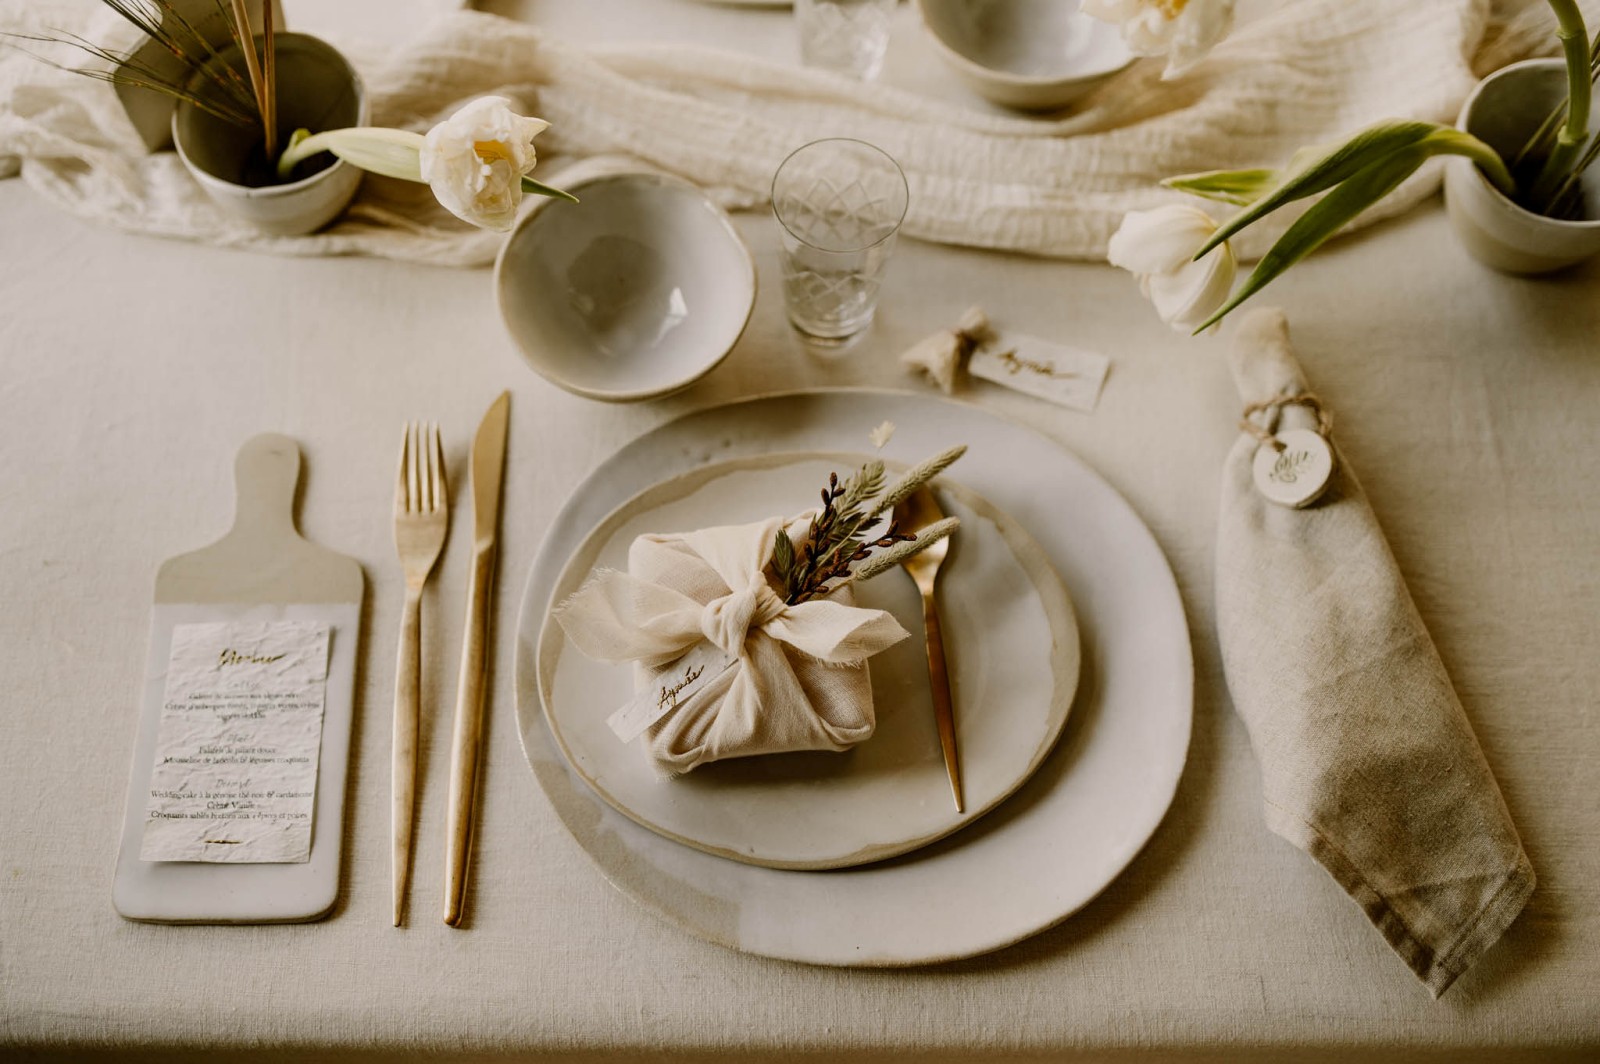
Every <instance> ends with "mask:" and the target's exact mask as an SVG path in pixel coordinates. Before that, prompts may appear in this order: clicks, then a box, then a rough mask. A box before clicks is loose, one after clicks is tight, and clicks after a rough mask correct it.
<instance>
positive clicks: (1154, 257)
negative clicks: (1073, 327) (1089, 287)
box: [1106, 203, 1238, 332]
mask: <svg viewBox="0 0 1600 1064" xmlns="http://www.w3.org/2000/svg"><path fill="white" fill-rule="evenodd" d="M1216 231H1217V223H1216V222H1215V221H1213V220H1212V218H1211V216H1210V215H1209V214H1207V213H1206V212H1205V211H1202V210H1199V209H1197V208H1195V207H1188V206H1184V205H1183V204H1178V203H1174V204H1169V205H1168V206H1165V207H1157V208H1156V209H1155V210H1151V211H1129V212H1128V213H1127V214H1126V215H1125V216H1124V217H1123V219H1122V226H1121V227H1120V228H1119V229H1118V230H1117V231H1116V232H1115V233H1114V234H1112V237H1111V243H1110V244H1109V245H1108V246H1107V247H1106V258H1107V259H1108V260H1109V261H1110V262H1111V265H1113V266H1120V267H1122V268H1123V269H1124V270H1128V271H1130V272H1132V273H1135V274H1137V275H1138V277H1139V285H1140V287H1141V288H1142V289H1143V290H1144V294H1145V296H1146V297H1147V298H1148V299H1149V300H1150V302H1151V303H1153V304H1155V308H1156V313H1157V314H1159V315H1161V320H1162V321H1164V322H1166V323H1167V324H1169V325H1171V326H1172V327H1173V328H1174V329H1177V330H1179V331H1180V332H1193V331H1194V330H1195V329H1197V328H1199V326H1200V325H1201V323H1203V322H1204V321H1205V320H1206V319H1207V318H1209V317H1211V315H1212V314H1214V313H1216V312H1217V310H1218V309H1219V308H1221V306H1222V305H1223V304H1224V303H1226V302H1227V301H1228V296H1229V295H1230V294H1232V292H1233V278H1234V273H1235V272H1236V271H1237V269H1238V264H1237V263H1236V262H1235V261H1234V258H1233V249H1232V248H1230V247H1229V246H1228V244H1227V242H1226V241H1224V242H1222V243H1221V244H1218V245H1217V246H1216V247H1215V248H1214V249H1212V250H1211V251H1210V252H1209V253H1207V254H1206V256H1205V258H1203V259H1201V260H1199V261H1198V262H1196V261H1194V255H1195V252H1197V251H1199V250H1200V248H1201V247H1202V246H1203V245H1204V244H1205V242H1206V241H1207V240H1209V239H1211V234H1213V233H1215V232H1216Z"/></svg>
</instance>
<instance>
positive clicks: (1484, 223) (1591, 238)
mask: <svg viewBox="0 0 1600 1064" xmlns="http://www.w3.org/2000/svg"><path fill="white" fill-rule="evenodd" d="M1566 87H1567V86H1566V67H1565V65H1564V64H1563V63H1562V61H1561V60H1559V59H1529V60H1527V61H1525V62H1521V63H1513V64H1512V65H1510V66H1508V67H1506V68H1504V69H1503V70H1499V71H1496V72H1495V73H1494V74H1492V75H1490V76H1489V77H1487V78H1485V79H1484V80H1483V81H1481V82H1479V84H1478V87H1477V88H1476V89H1475V90H1473V93H1472V95H1471V96H1468V97H1467V102H1466V103H1465V104H1464V105H1462V108H1461V117H1460V119H1459V120H1458V121H1457V122H1456V125H1457V126H1458V127H1460V128H1461V129H1464V130H1466V131H1467V132H1468V133H1471V134H1472V135H1473V136H1475V137H1477V138H1478V139H1480V140H1482V141H1484V142H1485V143H1487V144H1488V145H1489V146H1490V147H1492V148H1494V149H1495V151H1497V152H1499V153H1500V154H1501V156H1502V157H1506V158H1509V157H1511V156H1513V155H1515V154H1516V153H1517V151H1518V150H1519V149H1520V148H1521V147H1522V145H1523V143H1524V142H1525V141H1526V140H1527V138H1528V136H1529V135H1530V134H1531V133H1532V131H1533V130H1534V129H1536V128H1537V127H1538V125H1539V123H1540V122H1541V121H1543V120H1544V117H1545V116H1546V115H1547V114H1549V113H1550V111H1551V109H1552V108H1554V107H1555V106H1556V105H1557V104H1558V103H1560V102H1561V100H1562V98H1563V97H1564V96H1565V94H1566ZM1596 124H1600V113H1597V115H1596V119H1595V122H1592V123H1591V129H1593V128H1595V125H1596ZM1583 186H1584V190H1585V197H1584V198H1585V202H1586V203H1587V206H1588V212H1587V214H1588V219H1589V220H1586V221H1562V220H1560V219H1556V218H1547V217H1545V216H1544V215H1542V214H1535V213H1533V212H1532V211H1530V210H1526V209H1524V208H1522V207H1519V206H1517V205H1516V204H1515V203H1512V202H1511V200H1509V199H1507V198H1506V196H1505V195H1504V194H1503V193H1502V192H1501V191H1500V190H1499V189H1497V188H1495V187H1494V185H1492V184H1490V182H1489V179H1488V178H1486V177H1484V176H1483V173H1482V171H1480V170H1479V169H1478V167H1477V165H1476V164H1475V163H1473V162H1472V161H1471V160H1470V159H1466V158H1463V157H1461V156H1455V157H1452V158H1451V159H1450V160H1449V162H1448V164H1447V166H1446V168H1445V176H1444V190H1445V203H1446V205H1447V206H1448V207H1449V211H1450V221H1451V224H1452V225H1453V226H1454V227H1455V231H1456V236H1458V237H1459V238H1460V239H1461V243H1462V244H1463V245H1464V246H1465V247H1466V249H1467V251H1468V252H1470V253H1471V254H1472V256H1473V258H1476V259H1477V260H1478V261H1480V262H1482V263H1484V264H1485V265H1488V266H1492V267H1494V268H1495V269H1497V270H1500V271H1502V272H1504V273H1518V274H1535V273H1549V272H1550V271H1551V270H1559V269H1561V268H1562V267H1565V266H1571V265H1573V264H1574V263H1577V262H1581V261H1582V260H1584V259H1587V258H1589V257H1590V256H1592V255H1594V254H1596V253H1600V216H1597V211H1600V166H1592V167H1590V168H1589V170H1588V172H1587V173H1586V174H1585V175H1584V177H1583Z"/></svg>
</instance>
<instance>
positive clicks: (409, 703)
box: [392, 421, 450, 927]
mask: <svg viewBox="0 0 1600 1064" xmlns="http://www.w3.org/2000/svg"><path fill="white" fill-rule="evenodd" d="M449 527H450V499H449V493H448V491H447V490H446V487H445V480H444V446H443V444H442V443H441V442H440V439H439V426H438V425H437V424H436V423H432V422H429V423H427V424H424V423H422V422H418V421H412V422H409V423H408V424H407V425H406V426H405V428H404V429H403V430H402V432H401V436H400V471H399V474H398V476H397V479H396V483H395V489H394V545H395V550H396V552H397V553H398V554H399V556H400V566H401V568H402V569H403V570H404V571H405V578H406V599H405V607H404V609H403V611H402V612H401V614H400V652H399V660H398V663H397V664H396V666H395V684H394V781H393V787H392V792H393V802H394V804H393V819H394V853H393V859H394V867H393V871H394V926H396V927H399V926H400V924H401V922H402V920H403V918H404V916H405V900H406V884H407V881H408V880H409V878H410V875H411V829H412V818H413V813H414V810H415V806H416V793H417V788H416V779H417V730H418V718H419V717H420V711H421V704H422V586H423V585H424V584H425V583H427V581H428V574H429V573H430V572H432V571H433V566H434V563H435V562H437V561H438V560H439V552H440V550H442V549H443V547H444V539H445V532H446V531H447V530H448V529H449Z"/></svg>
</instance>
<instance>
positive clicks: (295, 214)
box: [172, 33, 367, 236]
mask: <svg viewBox="0 0 1600 1064" xmlns="http://www.w3.org/2000/svg"><path fill="white" fill-rule="evenodd" d="M211 62H212V63H213V64H222V65H226V66H231V67H234V68H235V69H236V70H238V71H239V72H240V73H241V74H243V73H244V56H243V55H242V54H241V53H240V51H239V49H238V47H237V46H232V47H229V48H226V49H223V50H222V51H220V52H219V53H217V55H216V57H215V58H214V59H212V60H211ZM277 64H278V101H277V102H278V132H279V138H278V139H279V144H280V145H282V144H284V143H286V142H287V140H288V137H289V134H291V133H293V132H294V131H295V130H296V129H301V128H304V129H309V130H311V132H313V133H320V132H322V131H324V130H329V129H344V128H347V127H349V126H362V125H366V124H367V98H366V93H365V91H364V90H363V88H362V85H361V79H360V78H359V77H358V76H357V75H356V72H355V70H354V69H353V68H352V67H351V66H350V64H349V62H347V61H346V60H345V58H344V56H342V55H340V54H339V52H338V51H336V50H335V49H334V48H333V47H332V46H331V45H328V44H326V43H324V42H322V41H320V40H318V39H317V38H315V37H308V36H306V35H305V34H303V33H280V34H278V35H277ZM172 140H173V143H174V144H176V145H177V149H178V155H179V157H180V158H181V159H182V160H183V164H184V166H185V167H187V168H188V170H189V173H190V174H191V175H193V177H194V179H195V181H196V182H197V183H198V184H199V185H200V187H201V188H203V189H204V190H205V191H206V194H207V195H208V196H210V197H211V199H212V200H213V201H215V202H216V203H217V205H218V206H220V207H222V208H223V209H224V210H226V211H228V212H229V213H230V214H233V215H235V216H237V217H239V218H242V219H244V220H245V221H247V222H249V223H250V224H252V225H254V226H255V227H256V228H258V229H260V230H261V231H262V232H264V233H268V234H270V235H273V236H299V235H302V234H305V233H311V232H315V231H316V230H318V229H321V228H322V227H323V226H324V225H327V224H328V223H329V222H330V221H332V220H333V219H334V218H335V217H336V216H337V215H338V214H339V212H340V211H342V210H344V208H345V206H346V205H347V204H348V203H349V202H350V199H351V197H352V196H354V195H355V192H356V186H357V185H358V184H360V182H361V171H360V170H359V169H357V168H356V167H354V166H351V165H350V164H349V163H346V162H344V161H343V160H339V159H334V158H333V157H332V156H330V155H326V154H323V155H318V156H314V157H313V158H311V159H307V160H306V161H305V162H303V163H301V164H300V165H299V166H298V167H297V168H296V170H295V175H294V176H295V180H293V181H289V182H286V183H282V184H279V183H277V182H276V179H275V176H274V175H273V174H272V173H271V170H270V168H269V167H268V166H267V164H266V158H265V152H264V149H263V147H262V144H261V134H260V131H259V130H251V129H246V128H244V127H243V126H239V125H235V124H234V123H231V122H227V121H224V120H222V119H220V118H217V117H216V116H214V115H210V114H207V113H206V112H204V111H202V110H200V109H199V108H197V107H195V106H194V105H193V104H190V103H188V102H180V103H179V104H178V108H177V110H176V111H174V112H173V115H172Z"/></svg>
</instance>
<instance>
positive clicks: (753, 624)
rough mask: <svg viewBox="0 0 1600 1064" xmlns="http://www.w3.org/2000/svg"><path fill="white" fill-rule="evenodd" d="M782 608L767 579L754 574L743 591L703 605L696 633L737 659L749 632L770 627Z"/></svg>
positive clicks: (783, 607)
mask: <svg viewBox="0 0 1600 1064" xmlns="http://www.w3.org/2000/svg"><path fill="white" fill-rule="evenodd" d="M786 609H788V605H787V604H786V603H785V602H784V601H783V599H781V598H779V597H778V595H777V593H776V592H774V591H773V590H772V587H771V586H770V585H769V584H768V583H767V578H766V577H765V576H764V575H763V574H761V573H756V574H755V575H754V576H752V577H751V579H750V583H749V585H748V586H747V587H745V589H744V590H743V591H734V592H731V593H730V594H727V595H724V596H723V597H721V598H719V599H713V600H712V601H710V602H708V603H706V606H705V609H703V610H701V611H700V630H701V631H702V632H704V633H705V637H706V638H707V639H709V640H711V642H713V643H715V644H716V645H717V646H719V647H721V648H722V649H723V650H724V651H726V652H727V653H728V654H730V655H732V656H734V657H738V656H739V650H740V648H741V647H743V646H744V640H745V636H746V634H747V633H748V632H749V631H750V629H752V628H761V627H762V626H764V625H767V624H770V623H771V622H772V621H774V620H776V619H777V618H778V616H779V615H780V614H781V613H783V611H784V610H786Z"/></svg>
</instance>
